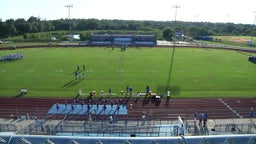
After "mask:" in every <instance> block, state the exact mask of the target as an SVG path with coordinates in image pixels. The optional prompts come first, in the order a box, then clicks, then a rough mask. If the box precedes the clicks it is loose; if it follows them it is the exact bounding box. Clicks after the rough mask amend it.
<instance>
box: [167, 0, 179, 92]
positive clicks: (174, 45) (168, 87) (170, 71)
mask: <svg viewBox="0 0 256 144" xmlns="http://www.w3.org/2000/svg"><path fill="white" fill-rule="evenodd" d="M173 8H174V9H175V17H174V40H173V50H172V57H171V63H170V69H169V75H168V81H167V89H170V87H171V86H170V82H171V75H172V65H173V60H174V54H175V48H176V19H177V10H178V8H180V6H177V5H175V6H173Z"/></svg>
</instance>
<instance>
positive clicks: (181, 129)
mask: <svg viewBox="0 0 256 144" xmlns="http://www.w3.org/2000/svg"><path fill="white" fill-rule="evenodd" d="M179 135H181V136H184V127H183V124H182V125H181V127H180V133H179Z"/></svg>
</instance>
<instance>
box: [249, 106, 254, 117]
mask: <svg viewBox="0 0 256 144" xmlns="http://www.w3.org/2000/svg"><path fill="white" fill-rule="evenodd" d="M249 117H250V119H252V118H254V112H253V108H251V110H250V112H249Z"/></svg>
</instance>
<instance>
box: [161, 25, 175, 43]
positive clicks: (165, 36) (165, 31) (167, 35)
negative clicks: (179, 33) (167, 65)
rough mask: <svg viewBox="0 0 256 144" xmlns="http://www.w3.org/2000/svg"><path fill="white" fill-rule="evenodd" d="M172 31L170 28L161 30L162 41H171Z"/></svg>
mask: <svg viewBox="0 0 256 144" xmlns="http://www.w3.org/2000/svg"><path fill="white" fill-rule="evenodd" d="M173 34H174V31H173V29H172V28H171V27H166V28H164V29H163V39H165V40H168V41H171V40H172V38H173Z"/></svg>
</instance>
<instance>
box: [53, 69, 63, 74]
mask: <svg viewBox="0 0 256 144" xmlns="http://www.w3.org/2000/svg"><path fill="white" fill-rule="evenodd" d="M55 72H57V73H61V72H63V71H62V70H61V69H57V70H55Z"/></svg>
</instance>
